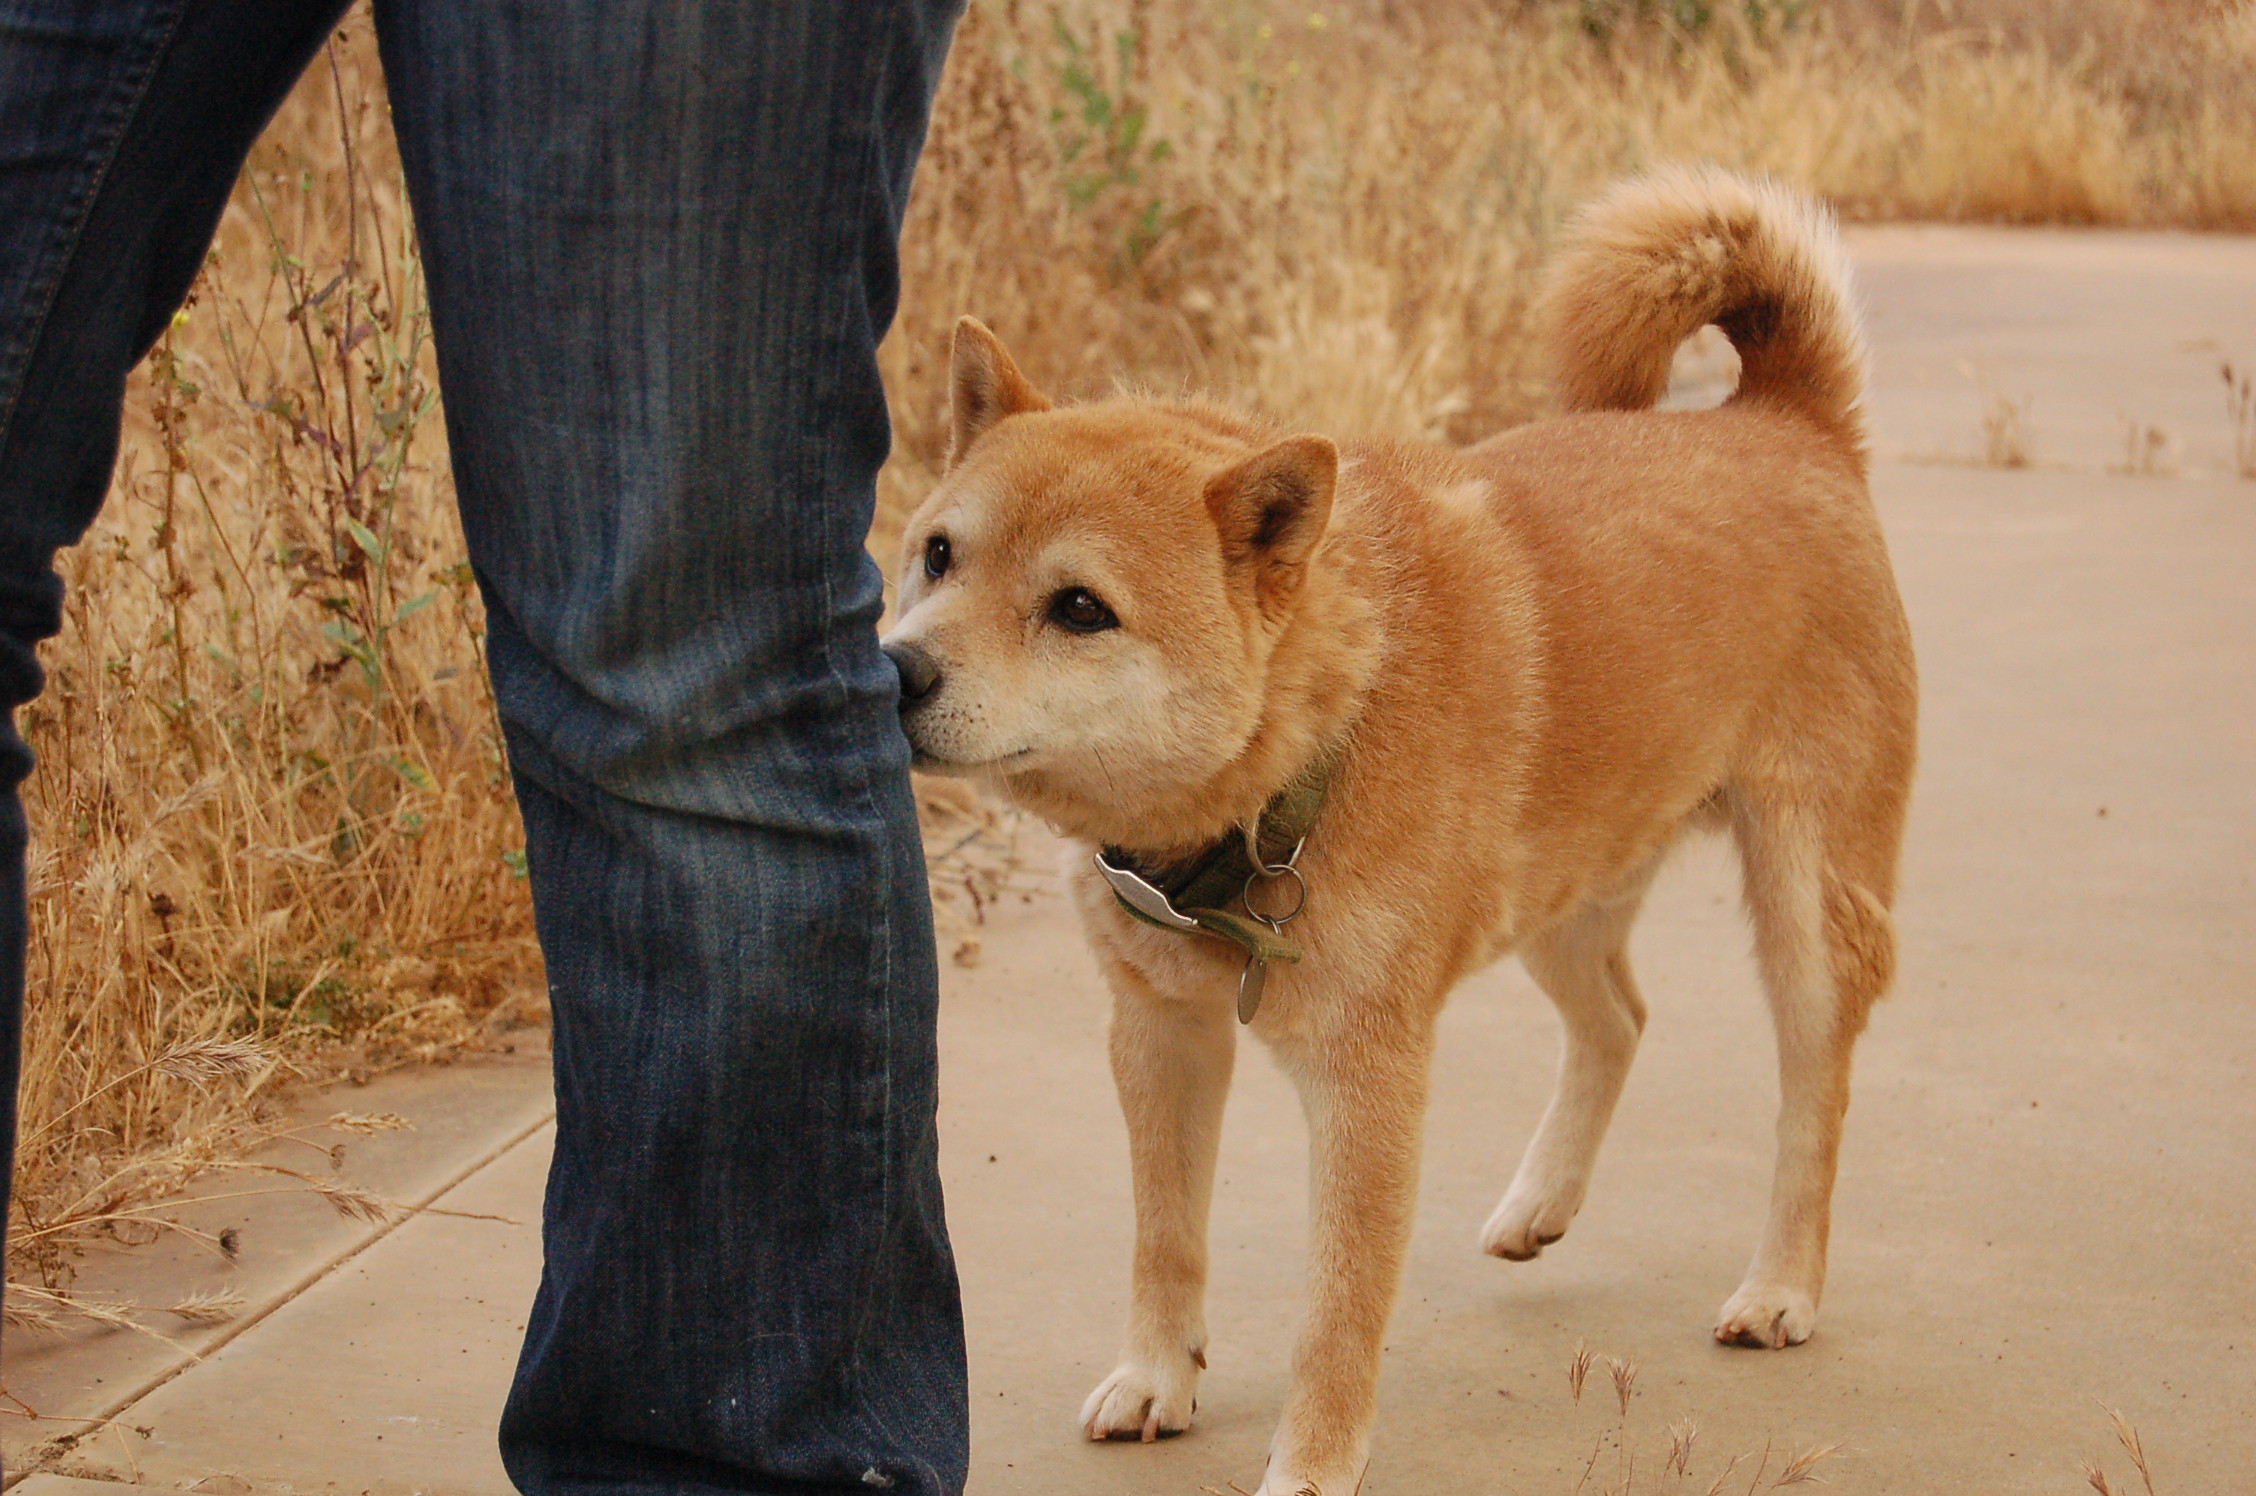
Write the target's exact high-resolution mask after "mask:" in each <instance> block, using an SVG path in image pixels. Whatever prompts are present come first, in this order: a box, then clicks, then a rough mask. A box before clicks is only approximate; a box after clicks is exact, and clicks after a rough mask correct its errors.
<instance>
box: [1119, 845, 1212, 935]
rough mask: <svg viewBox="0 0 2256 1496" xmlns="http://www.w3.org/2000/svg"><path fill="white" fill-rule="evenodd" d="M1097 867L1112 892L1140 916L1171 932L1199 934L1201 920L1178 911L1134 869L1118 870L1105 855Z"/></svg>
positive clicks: (1121, 868) (1120, 868)
mask: <svg viewBox="0 0 2256 1496" xmlns="http://www.w3.org/2000/svg"><path fill="white" fill-rule="evenodd" d="M1096 863H1097V871H1098V872H1099V873H1101V874H1103V875H1104V880H1105V882H1107V883H1109V884H1111V885H1112V891H1113V892H1114V893H1116V894H1119V895H1120V897H1121V898H1122V899H1124V900H1126V901H1127V902H1128V904H1129V906H1130V907H1132V908H1133V909H1134V910H1135V911H1136V912H1137V913H1138V914H1141V915H1143V916H1144V917H1145V918H1147V919H1150V920H1153V921H1155V922H1157V923H1159V924H1163V925H1165V926H1166V927H1167V928H1168V929H1170V930H1195V929H1197V928H1198V927H1199V922H1198V921H1197V920H1195V919H1192V918H1191V917H1190V916H1188V915H1186V914H1183V913H1181V912H1180V911H1178V910H1177V909H1176V907H1175V906H1174V905H1173V904H1171V903H1169V902H1168V901H1167V895H1166V894H1164V893H1161V892H1160V891H1159V890H1158V889H1156V888H1154V887H1152V885H1151V884H1149V883H1146V882H1145V881H1144V880H1143V879H1142V878H1140V877H1138V876H1137V875H1136V873H1135V872H1134V871H1133V870H1132V869H1129V868H1124V867H1114V866H1113V865H1112V864H1111V863H1109V862H1107V861H1105V860H1104V854H1103V853H1102V852H1099V853H1098V854H1097V857H1096Z"/></svg>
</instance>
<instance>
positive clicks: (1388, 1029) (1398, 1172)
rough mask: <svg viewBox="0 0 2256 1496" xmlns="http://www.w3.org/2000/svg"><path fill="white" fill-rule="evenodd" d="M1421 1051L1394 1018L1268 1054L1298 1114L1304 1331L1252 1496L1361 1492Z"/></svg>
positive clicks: (1407, 1192) (1412, 1197)
mask: <svg viewBox="0 0 2256 1496" xmlns="http://www.w3.org/2000/svg"><path fill="white" fill-rule="evenodd" d="M1364 1016H1366V1017H1369V1016H1370V1015H1368V1014H1366V1015H1364ZM1432 1045H1433V1036H1432V1030H1431V1025H1430V1024H1427V1023H1424V1022H1421V1021H1418V1020H1414V1019H1407V1018H1405V1019H1402V1020H1400V1021H1399V1023H1396V1022H1388V1021H1385V1020H1380V1021H1378V1022H1372V1023H1368V1024H1358V1025H1356V1026H1355V1028H1354V1029H1353V1030H1352V1031H1348V1032H1340V1033H1335V1034H1330V1035H1326V1036H1325V1037H1324V1038H1322V1039H1321V1040H1318V1041H1316V1042H1314V1043H1312V1044H1310V1045H1308V1046H1306V1047H1302V1046H1300V1045H1281V1046H1280V1047H1279V1058H1280V1059H1281V1060H1283V1061H1284V1063H1285V1066H1286V1068H1287V1070H1289V1071H1290V1072H1291V1073H1292V1074H1293V1077H1294V1079H1295V1080H1297V1081H1298V1082H1299V1085H1300V1094H1301V1104H1302V1106H1303V1108H1304V1109H1305V1110H1306V1111H1307V1114H1308V1128H1309V1168H1310V1173H1311V1176H1312V1178H1311V1185H1312V1188H1311V1191H1310V1194H1311V1220H1310V1223H1309V1224H1310V1231H1309V1237H1310V1239H1309V1285H1308V1323H1307V1324H1306V1326H1304V1327H1303V1329H1302V1331H1301V1338H1300V1345H1299V1347H1298V1348H1297V1349H1296V1350H1295V1351H1294V1353H1293V1378H1292V1390H1291V1392H1290V1393H1288V1394H1287V1396H1286V1399H1285V1410H1284V1416H1283V1417H1282V1418H1280V1419H1279V1420H1278V1423H1277V1432H1276V1434H1275V1436H1274V1437H1273V1438H1272V1439H1271V1441H1270V1445H1269V1468H1268V1471H1267V1473H1266V1475H1265V1476H1264V1477H1263V1480H1262V1485H1261V1491H1260V1496H1355V1492H1356V1490H1357V1488H1358V1487H1360V1486H1361V1485H1362V1482H1363V1467H1364V1465H1365V1464H1366V1463H1367V1462H1368V1460H1369V1458H1370V1451H1371V1423H1372V1418H1373V1415H1374V1413H1375V1412H1376V1409H1377V1404H1378V1384H1379V1353H1380V1350H1381V1348H1382V1346H1383V1344H1384V1341H1385V1338H1386V1325H1387V1318H1388V1316H1389V1315H1390V1314H1392V1312H1393V1310H1394V1296H1395V1293H1396V1291H1397V1289H1399V1287H1400V1286H1401V1282H1402V1262H1403V1257H1404V1254H1405V1253H1406V1251H1407V1249H1408V1247H1409V1243H1410V1224H1411V1217H1412V1214H1413V1212H1414V1210H1415V1207H1416V1204H1417V1194H1418V1150H1419V1144H1420V1140H1421V1136H1422V1133H1423V1128H1424V1117H1425V1109H1426V1082H1427V1071H1428V1064H1429V1060H1430V1057H1431V1053H1432Z"/></svg>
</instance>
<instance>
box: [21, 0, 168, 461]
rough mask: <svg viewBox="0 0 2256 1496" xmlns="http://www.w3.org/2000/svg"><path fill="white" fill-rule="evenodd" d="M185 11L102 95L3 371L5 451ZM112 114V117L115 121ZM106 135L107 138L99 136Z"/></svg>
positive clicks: (130, 62) (166, 26)
mask: <svg viewBox="0 0 2256 1496" xmlns="http://www.w3.org/2000/svg"><path fill="white" fill-rule="evenodd" d="M186 11H187V6H186V4H185V0H174V3H173V5H172V13H171V16H170V17H169V19H167V20H166V22H165V24H164V29H163V34H162V35H161V36H159V37H157V38H156V39H155V41H154V43H153V44H151V45H149V47H148V50H147V53H146V55H144V56H142V57H139V58H135V59H133V60H131V61H129V62H128V63H127V65H126V67H125V70H124V72H123V74H122V75H121V76H120V78H119V79H118V81H117V83H116V84H115V85H114V86H113V89H112V92H113V95H116V96H115V97H112V98H110V99H106V100H104V101H103V104H102V112H101V113H100V114H99V115H98V116H97V119H96V128H95V139H96V142H97V145H96V148H95V151H94V152H91V153H90V154H94V155H98V157H99V159H98V160H96V161H94V162H93V163H92V165H93V170H92V172H91V173H89V174H87V175H86V176H85V178H84V179H83V181H82V182H81V183H80V185H79V186H78V187H77V189H76V190H75V191H74V192H73V194H72V196H71V198H70V199H69V200H68V201H67V202H66V203H65V205H64V211H63V213H62V214H61V216H60V218H59V219H58V221H57V223H56V225H55V235H54V239H53V241H52V242H51V243H50V245H49V247H48V250H47V256H48V260H49V264H48V267H47V269H46V271H45V273H44V275H43V276H42V277H41V279H39V280H37V281H34V282H33V283H32V287H31V293H30V295H28V296H27V297H26V298H25V300H26V301H28V302H31V303H33V304H34V305H36V306H37V308H38V311H37V312H36V314H35V315H34V316H33V317H32V319H31V324H30V326H29V328H28V329H27V330H26V333H25V337H24V341H23V352H22V356H21V357H20V358H19V359H17V360H16V361H15V367H14V368H12V369H10V370H8V371H7V376H8V382H7V387H6V390H5V392H4V393H0V452H4V451H6V450H7V444H8V438H9V437H10V436H11V435H12V434H13V433H14V430H15V420H16V407H17V403H18V402H19V401H20V400H21V399H22V398H23V385H24V375H25V374H26V373H27V372H29V370H30V368H31V365H32V361H33V360H34V359H36V358H37V357H38V356H39V345H40V342H41V340H42V339H43V338H44V337H45V336H46V333H47V319H48V318H49V316H51V315H52V314H53V312H54V310H55V297H56V294H57V293H58V292H59V291H60V290H61V288H62V284H63V277H64V276H65V275H67V274H68V273H69V272H70V267H71V263H72V261H73V260H74V259H76V257H77V255H78V247H79V244H80V243H81V241H82V240H83V239H84V238H85V235H86V223H87V220H88V219H89V218H91V217H92V216H93V212H94V202H95V199H97V198H98V197H100V196H101V193H102V186H103V184H104V183H105V182H107V181H108V180H109V177H110V172H111V170H112V169H113V168H114V167H115V166H116V165H117V158H118V153H119V152H120V151H122V150H123V149H124V148H125V138H126V137H127V136H128V135H130V134H132V133H133V122H134V120H135V119H136V118H138V117H139V115H140V113H141V106H142V105H143V104H144V103H146V102H147V100H148V97H149V85H150V83H151V82H152V81H153V80H154V79H155V77H156V74H157V69H158V67H159V66H160V65H161V64H162V63H163V61H164V57H165V54H166V53H167V52H169V51H170V50H171V49H172V44H173V41H174V39H175V38H177V37H178V36H179V34H180V22H181V18H182V17H183V15H185V13H186ZM113 117H114V119H113ZM105 133H106V134H107V139H106V141H105V140H104V139H103V137H104V134H105Z"/></svg>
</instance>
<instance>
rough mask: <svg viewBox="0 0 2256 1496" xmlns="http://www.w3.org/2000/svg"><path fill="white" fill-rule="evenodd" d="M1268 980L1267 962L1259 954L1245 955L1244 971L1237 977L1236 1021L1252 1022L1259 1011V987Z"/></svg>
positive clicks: (1264, 984)
mask: <svg viewBox="0 0 2256 1496" xmlns="http://www.w3.org/2000/svg"><path fill="white" fill-rule="evenodd" d="M1268 981H1269V963H1268V962H1266V961H1264V960H1262V959H1261V958H1260V957H1259V956H1248V957H1246V964H1245V971H1244V973H1243V974H1242V975H1240V976H1239V978H1238V1022H1240V1023H1251V1022H1253V1015H1254V1014H1256V1013H1258V1012H1260V1011H1261V989H1262V988H1263V987H1264V986H1266V985H1267V984H1268Z"/></svg>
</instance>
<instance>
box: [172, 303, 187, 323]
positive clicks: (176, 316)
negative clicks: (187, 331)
mask: <svg viewBox="0 0 2256 1496" xmlns="http://www.w3.org/2000/svg"><path fill="white" fill-rule="evenodd" d="M172 325H173V326H174V327H186V326H187V325H188V308H186V307H182V308H181V309H180V310H179V311H177V312H174V313H173V314H172Z"/></svg>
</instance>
